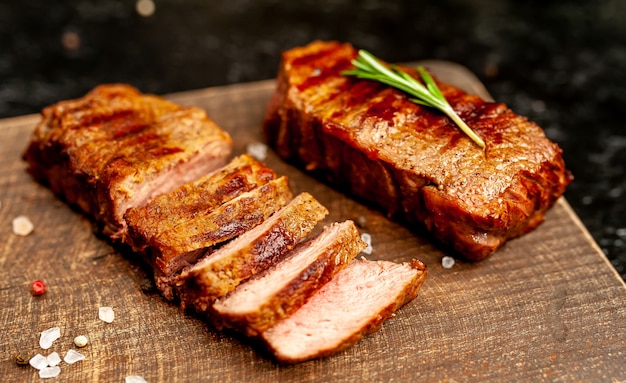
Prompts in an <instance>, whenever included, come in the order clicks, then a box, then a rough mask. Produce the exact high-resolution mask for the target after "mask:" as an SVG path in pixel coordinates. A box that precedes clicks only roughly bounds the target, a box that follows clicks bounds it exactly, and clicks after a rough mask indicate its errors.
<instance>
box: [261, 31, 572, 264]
mask: <svg viewBox="0 0 626 383" xmlns="http://www.w3.org/2000/svg"><path fill="white" fill-rule="evenodd" d="M356 56H357V51H356V50H355V49H354V48H353V47H352V46H351V45H350V44H342V43H338V42H323V41H316V42H313V43H311V44H309V45H306V46H304V47H297V48H294V49H291V50H289V51H286V52H284V53H283V56H282V63H281V66H280V72H279V74H278V78H277V89H276V92H275V94H274V96H273V98H272V100H271V102H270V104H269V107H268V112H267V116H266V119H265V124H264V133H265V136H266V140H267V142H268V143H269V144H270V145H271V146H272V147H273V148H274V149H275V150H276V152H277V153H278V154H279V155H280V156H281V157H282V158H284V159H286V160H288V161H291V162H293V163H295V164H297V165H299V166H300V167H302V168H304V169H306V170H308V171H314V172H316V173H317V175H319V176H320V177H323V178H326V179H327V180H328V181H329V182H330V183H331V184H332V185H334V186H335V187H337V188H339V189H341V190H343V191H346V192H347V193H348V194H351V195H352V196H354V197H357V198H359V199H361V200H364V201H368V202H370V203H373V204H375V205H376V206H378V207H379V208H380V209H381V210H383V211H384V212H386V213H387V214H388V215H389V216H392V217H394V218H398V219H399V220H401V221H403V222H406V223H408V224H410V225H423V226H425V227H426V228H427V229H428V230H429V231H430V232H431V233H432V234H433V236H434V237H435V238H437V239H438V240H439V241H440V242H441V243H443V244H444V245H446V246H450V247H451V248H452V249H453V250H456V251H457V252H459V253H460V254H462V255H463V256H464V257H465V258H467V259H471V260H479V259H483V258H485V257H487V256H488V255H490V254H492V253H493V252H494V251H496V249H498V248H499V247H500V246H502V245H503V244H504V243H505V242H506V241H507V240H508V239H510V238H514V237H517V236H520V235H522V234H524V233H526V232H528V231H530V230H532V229H534V228H535V227H536V226H537V225H539V224H540V223H541V222H542V221H543V219H544V215H545V212H546V211H547V210H548V209H549V208H550V207H551V206H552V205H553V204H554V203H555V201H556V200H557V199H558V198H559V197H560V196H561V195H562V194H563V192H564V191H565V188H566V186H567V185H568V184H569V183H570V182H571V180H572V177H571V175H570V173H569V172H568V171H567V170H566V168H565V163H564V161H563V156H562V151H561V149H560V148H559V147H558V145H557V144H555V143H554V142H552V141H550V140H549V139H548V138H547V137H546V136H545V134H544V132H543V130H542V129H541V128H540V127H539V126H537V124H535V123H533V122H531V121H529V120H528V119H526V118H524V117H522V116H519V115H517V114H515V113H514V112H513V111H512V110H510V109H509V108H507V107H506V105H504V104H500V103H494V102H489V101H485V100H483V99H481V98H480V97H478V96H475V95H470V94H467V93H465V92H463V91H462V90H460V89H458V88H455V87H453V86H450V85H448V84H444V83H441V82H439V85H440V88H441V91H442V92H443V94H444V96H445V97H446V98H447V100H448V101H449V102H450V104H451V105H452V107H453V108H454V110H455V111H456V112H457V113H458V114H459V115H460V117H461V118H462V119H463V120H464V121H465V122H466V123H467V124H468V125H469V126H470V127H471V128H472V129H473V130H474V131H476V133H477V134H479V135H480V136H481V137H482V138H483V140H484V141H485V143H486V148H485V150H482V149H481V148H480V147H478V145H476V144H475V143H474V142H473V141H472V140H471V139H469V138H468V137H467V136H466V135H465V134H464V133H463V132H462V131H461V130H460V129H458V127H457V126H456V125H455V124H454V122H453V121H452V120H450V119H449V118H448V117H447V116H445V115H444V114H443V113H440V112H439V111H437V110H435V109H433V108H429V107H425V106H421V105H417V104H416V103H414V102H412V101H411V96H408V95H407V94H405V93H403V92H402V91H399V90H397V89H395V88H392V87H389V86H387V85H384V84H381V83H378V82H375V81H369V80H362V79H357V78H354V77H348V76H344V75H342V72H343V71H345V70H348V69H353V68H354V66H353V65H352V63H351V60H353V59H354V58H355V57H356ZM403 69H406V70H407V72H408V73H409V74H410V75H412V76H414V77H416V78H417V79H419V75H418V74H417V72H416V70H415V69H413V68H403Z"/></svg>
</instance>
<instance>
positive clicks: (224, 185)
mask: <svg viewBox="0 0 626 383" xmlns="http://www.w3.org/2000/svg"><path fill="white" fill-rule="evenodd" d="M273 179H276V173H275V172H274V171H273V170H272V169H270V168H268V167H267V166H265V165H264V164H262V163H260V162H259V161H257V160H255V159H254V158H252V157H251V156H249V155H247V154H244V155H242V156H239V157H236V158H234V159H233V160H232V161H230V162H229V163H228V164H227V165H226V166H224V167H222V168H220V169H218V170H216V171H215V172H213V173H211V174H208V175H206V176H204V177H202V178H199V179H198V180H196V181H194V182H190V183H188V184H185V185H182V186H180V187H179V188H178V189H176V190H174V191H172V192H171V193H168V194H163V195H160V196H158V197H156V198H154V199H153V200H151V201H150V202H149V203H148V204H146V205H145V206H142V207H139V208H131V209H128V211H127V212H126V214H125V215H124V219H125V220H126V223H127V225H128V236H127V238H125V242H126V243H127V244H129V245H130V246H131V247H132V249H133V250H134V251H136V252H139V253H144V252H145V250H146V247H147V246H148V245H149V244H150V243H151V242H152V241H154V239H155V238H157V237H158V236H159V235H160V234H161V233H163V232H165V231H168V230H172V229H173V226H175V225H178V224H179V223H180V222H181V221H187V220H192V219H194V218H195V217H196V216H198V215H205V214H208V213H210V212H211V211H213V210H214V209H215V208H217V207H218V206H220V205H222V204H223V203H224V202H227V201H230V200H231V199H233V198H235V197H237V196H239V195H240V194H243V193H245V192H248V191H250V190H252V189H255V188H257V187H259V186H261V185H265V184H266V183H268V182H269V181H271V180H273Z"/></svg>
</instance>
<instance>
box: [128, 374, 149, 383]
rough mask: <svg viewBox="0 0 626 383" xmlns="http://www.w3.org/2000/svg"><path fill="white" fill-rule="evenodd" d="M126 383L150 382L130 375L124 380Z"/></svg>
mask: <svg viewBox="0 0 626 383" xmlns="http://www.w3.org/2000/svg"><path fill="white" fill-rule="evenodd" d="M124 383H148V381H147V380H145V379H144V378H143V376H139V375H128V376H127V377H126V379H124Z"/></svg>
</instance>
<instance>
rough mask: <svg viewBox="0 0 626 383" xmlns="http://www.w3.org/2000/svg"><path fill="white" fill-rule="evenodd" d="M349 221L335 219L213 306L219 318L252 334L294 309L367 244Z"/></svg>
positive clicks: (259, 331)
mask: <svg viewBox="0 0 626 383" xmlns="http://www.w3.org/2000/svg"><path fill="white" fill-rule="evenodd" d="M365 246H366V245H365V243H364V242H363V241H362V240H361V237H360V235H359V232H358V230H357V228H356V227H355V226H354V223H353V222H352V221H345V222H342V223H333V224H331V225H329V226H327V227H325V228H324V230H323V231H322V233H321V234H319V235H318V236H317V237H315V238H313V239H311V240H309V241H307V242H304V243H302V244H300V245H298V246H297V247H296V248H295V249H294V250H293V253H292V254H290V255H289V256H288V258H286V259H285V260H283V261H282V262H279V263H276V264H275V265H274V266H272V267H270V268H269V269H266V270H265V271H263V272H261V273H259V274H257V275H256V276H254V277H252V278H250V280H248V281H246V282H244V283H242V284H240V285H239V286H237V288H235V290H233V292H232V293H230V294H228V295H226V296H225V297H223V298H221V299H218V300H217V301H216V302H215V304H214V305H213V310H214V311H215V315H217V316H218V317H219V321H221V323H222V324H224V325H225V326H228V327H232V328H235V329H238V330H240V331H242V332H243V333H245V334H247V335H250V336H254V335H257V334H259V333H261V332H263V330H265V329H267V328H269V327H271V326H273V325H274V324H275V323H276V322H278V321H279V320H281V319H283V318H285V317H287V316H288V315H290V314H291V313H293V312H294V311H295V310H297V309H298V308H299V307H300V306H302V304H304V302H306V301H307V299H309V297H310V296H311V295H312V294H313V293H314V292H315V291H317V290H318V289H320V288H321V287H322V286H324V285H325V284H326V283H327V282H328V281H329V280H330V279H331V278H332V277H333V276H334V275H335V274H336V273H337V272H339V271H340V270H341V269H343V268H344V267H346V265H347V264H348V263H349V262H350V260H352V259H353V258H354V257H355V256H356V255H357V254H358V253H359V252H360V251H361V250H363V249H364V248H365Z"/></svg>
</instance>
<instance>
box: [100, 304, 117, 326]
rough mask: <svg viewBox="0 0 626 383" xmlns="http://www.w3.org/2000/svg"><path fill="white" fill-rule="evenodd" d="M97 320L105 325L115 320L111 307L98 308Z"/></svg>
mask: <svg viewBox="0 0 626 383" xmlns="http://www.w3.org/2000/svg"><path fill="white" fill-rule="evenodd" d="M98 318H100V320H103V321H105V322H107V323H112V322H113V321H114V320H115V312H113V308H112V307H106V306H105V307H100V308H99V309H98Z"/></svg>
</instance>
